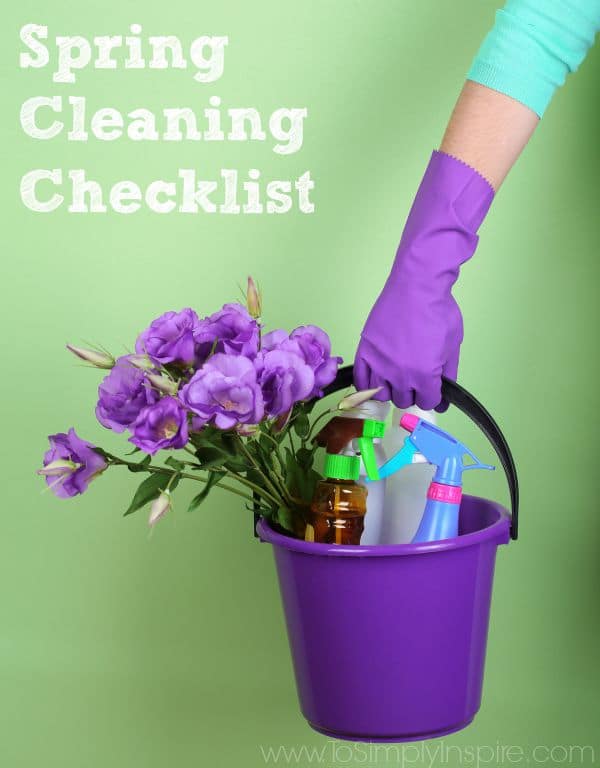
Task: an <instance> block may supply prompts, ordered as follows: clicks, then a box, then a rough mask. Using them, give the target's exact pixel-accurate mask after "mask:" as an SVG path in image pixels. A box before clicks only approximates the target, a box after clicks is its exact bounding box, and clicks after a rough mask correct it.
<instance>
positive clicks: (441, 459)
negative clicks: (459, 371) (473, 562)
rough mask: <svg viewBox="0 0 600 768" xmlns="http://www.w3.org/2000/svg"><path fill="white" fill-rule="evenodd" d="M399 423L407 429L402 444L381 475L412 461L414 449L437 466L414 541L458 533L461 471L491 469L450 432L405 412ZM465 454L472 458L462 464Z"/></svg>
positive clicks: (434, 538)
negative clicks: (469, 462)
mask: <svg viewBox="0 0 600 768" xmlns="http://www.w3.org/2000/svg"><path fill="white" fill-rule="evenodd" d="M401 425H402V427H404V429H406V431H407V432H410V435H409V436H408V437H407V438H406V440H405V442H404V446H403V448H402V449H401V450H400V451H399V452H398V453H397V454H396V455H395V456H392V458H391V459H390V460H389V461H388V462H387V463H386V464H385V465H384V466H383V467H381V468H380V470H379V474H380V477H388V476H389V475H391V474H392V473H394V472H397V471H398V470H400V469H402V467H404V466H406V465H407V464H411V463H412V462H413V460H414V456H415V454H417V453H420V454H422V455H423V456H424V457H425V459H426V460H427V461H428V462H429V463H430V464H433V465H435V466H436V467H437V469H436V471H435V474H434V476H433V481H432V482H431V484H430V486H429V490H428V491H427V503H426V504H425V511H424V513H423V518H422V520H421V523H420V525H419V528H418V530H417V533H416V534H415V536H414V538H413V542H422V541H439V540H440V539H450V538H454V537H455V536H458V510H459V507H460V500H461V496H462V474H463V472H466V470H468V469H490V470H492V469H494V467H492V466H490V465H489V464H482V463H481V462H480V461H479V459H478V458H477V457H476V456H475V455H474V454H473V453H472V451H470V450H469V449H468V448H467V447H466V446H465V445H463V444H462V443H460V442H459V441H458V440H457V439H456V438H455V437H453V436H452V435H451V434H450V433H449V432H445V431H444V430H443V429H440V427H437V426H435V425H434V424H430V423H428V422H426V421H423V419H419V418H418V417H417V416H415V415H414V414H409V413H405V414H404V416H403V417H402V419H401ZM465 455H468V456H470V457H471V459H472V460H473V463H471V464H465V463H464V461H463V458H464V456H465Z"/></svg>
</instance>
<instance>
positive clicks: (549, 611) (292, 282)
mask: <svg viewBox="0 0 600 768" xmlns="http://www.w3.org/2000/svg"><path fill="white" fill-rule="evenodd" d="M495 5H496V4H495V3H494V2H487V1H486V2H481V1H480V2H464V1H463V2H454V3H449V2H434V1H432V0H428V1H427V2H422V1H421V2H416V0H415V1H411V2H409V1H408V0H395V1H393V0H379V1H378V2H366V0H362V1H359V0H353V1H352V2H348V0H344V1H343V0H339V1H338V0H335V1H333V0H325V1H321V2H317V0H310V1H309V2H303V3H295V4H292V3H281V2H274V1H271V0H259V1H257V2H253V3H249V2H244V0H237V1H234V0H226V1H221V2H212V3H209V2H203V1H202V0H200V1H199V2H190V0H170V2H168V3H158V2H151V3H148V2H140V0H124V1H122V2H117V1H116V0H106V2H104V3H103V4H102V5H100V4H99V3H97V4H90V3H81V2H73V1H68V0H52V2H51V3H47V2H42V1H41V0H21V2H19V3H12V4H11V5H10V7H7V8H5V9H4V13H3V16H4V23H3V25H2V49H1V55H2V75H1V76H2V82H1V85H2V94H3V110H2V119H1V121H0V123H1V127H2V132H3V136H2V145H1V146H2V150H3V153H4V159H3V163H2V167H3V174H2V177H3V180H2V185H1V186H0V195H1V205H2V211H3V214H4V216H3V218H4V226H3V230H2V240H3V253H4V257H3V260H2V261H3V280H2V294H3V296H2V303H1V306H2V311H3V313H4V321H3V333H2V342H3V347H4V361H5V365H4V373H3V376H2V387H3V397H2V403H3V417H2V423H3V432H4V441H5V444H6V446H7V448H8V450H7V451H6V454H5V456H4V458H3V461H2V476H3V483H2V499H3V501H2V507H3V516H2V519H3V523H2V532H1V535H0V584H1V592H2V598H1V602H0V606H1V608H0V611H1V614H0V615H1V623H0V765H1V766H6V767H7V768H17V767H20V766H26V767H27V768H29V767H33V766H38V765H45V766H48V768H54V767H55V766H56V767H57V768H58V766H61V768H80V767H81V766H86V767H89V768H100V767H101V766H102V767H103V768H104V767H105V766H111V767H114V768H124V767H125V766H127V768H137V767H138V766H140V767H141V766H144V767H145V768H158V767H160V768H163V767H166V766H168V765H174V766H196V765H198V766H199V765H215V766H216V765H219V766H221V765H223V766H228V765H236V764H240V765H241V764H243V765H246V766H255V765H256V766H259V765H263V764H264V761H263V758H262V757H261V752H260V745H263V746H265V747H267V746H274V747H277V746H278V745H280V744H283V745H292V744H296V745H301V744H306V745H316V746H323V745H324V744H325V741H326V740H325V738H324V737H320V736H319V735H318V734H315V733H313V732H312V731H311V730H310V729H309V728H308V727H307V726H306V725H305V723H304V721H303V719H302V717H301V715H300V714H299V711H298V709H297V703H296V696H295V690H294V686H293V678H292V670H291V664H290V659H289V653H288V647H287V641H286V637H285V630H284V625H283V619H282V613H281V608H280V605H279V596H278V590H277V584H276V581H275V574H274V568H273V563H272V555H271V552H270V549H269V547H268V546H266V545H264V546H261V545H259V544H258V543H257V542H256V541H255V540H254V539H253V538H252V535H251V521H250V515H249V513H248V512H247V511H246V510H244V509H243V508H241V507H240V505H238V503H237V501H236V500H235V499H234V498H230V497H229V496H227V495H224V494H222V495H218V494H217V493H215V494H214V495H213V497H212V498H211V499H210V501H209V503H208V504H207V505H206V506H205V507H203V508H202V509H201V510H199V511H198V512H197V513H194V514H191V515H188V514H186V513H185V511H184V510H185V506H186V504H185V502H186V499H187V498H188V497H189V496H190V495H191V490H188V489H186V488H181V490H180V491H178V492H177V502H178V507H179V508H178V510H177V511H176V512H175V513H174V514H172V515H171V516H170V517H169V518H168V519H165V520H164V521H163V522H161V524H160V526H158V528H157V529H156V530H155V531H154V535H153V536H152V537H151V538H150V537H149V536H148V533H147V525H146V519H147V515H146V512H145V511H144V512H142V513H138V514H137V515H136V516H134V517H129V518H127V519H123V518H122V517H121V513H122V511H123V510H124V508H125V505H126V504H127V502H128V499H129V497H130V495H131V494H132V492H133V490H134V487H135V485H136V478H135V477H134V476H132V475H131V474H129V473H127V472H119V471H118V470H114V472H113V473H112V476H111V475H107V476H105V477H104V478H102V479H101V480H99V481H97V482H96V483H94V485H93V486H92V488H91V489H90V491H89V493H88V494H86V495H85V496H84V497H81V498H79V499H76V500H72V501H70V502H61V501H59V500H57V499H55V498H54V497H53V496H52V495H51V494H41V490H42V482H41V481H40V480H39V479H38V478H36V477H35V475H34V472H35V469H36V467H37V466H38V465H39V462H40V456H41V454H42V452H43V451H44V450H45V449H46V435H47V434H48V433H52V432H56V431H62V430H64V429H66V428H68V427H69V426H71V425H75V426H76V427H77V429H78V431H79V432H80V434H82V435H83V436H85V437H87V438H88V439H90V440H92V441H94V442H102V444H103V445H105V446H106V447H109V448H110V447H113V448H116V447H118V446H119V445H121V441H120V440H119V439H118V438H117V437H116V436H112V435H110V434H109V433H107V432H106V431H105V430H104V429H103V428H102V427H100V426H99V425H98V424H97V423H96V422H95V419H94V413H93V409H94V404H95V397H96V387H97V383H98V381H99V378H100V377H99V376H98V375H96V372H94V371H89V370H85V369H83V368H81V367H77V366H76V365H75V364H74V362H73V360H72V359H71V358H70V356H69V355H68V353H67V352H66V351H65V350H64V344H65V342H66V341H67V340H69V341H71V342H74V343H77V342H80V341H81V340H82V339H93V340H98V341H101V342H103V343H104V344H105V345H107V346H109V347H110V348H111V349H112V350H114V351H116V352H120V351H121V350H122V349H123V346H124V345H130V344H131V343H132V340H133V339H134V338H135V335H136V334H137V333H138V332H139V330H141V328H143V327H144V326H145V325H146V324H147V323H148V322H149V321H150V320H151V319H152V318H153V317H154V316H156V315H158V314H160V313H161V312H163V311H165V310H167V309H172V308H174V309H179V308H181V307H184V306H193V307H195V308H196V309H197V310H198V311H199V312H201V313H207V312H210V311H213V309H215V308H216V307H217V306H218V305H220V303H222V302H224V301H226V300H231V299H233V298H235V297H236V295H237V287H236V283H237V282H238V281H243V280H244V279H245V276H246V275H247V274H248V273H251V274H253V275H254V276H256V277H257V278H258V279H259V280H260V281H261V283H262V285H263V287H264V294H265V307H266V309H265V318H266V321H267V323H268V324H270V325H272V326H284V327H289V328H292V327H294V326H296V325H298V324H301V323H303V322H314V323H318V324H320V325H322V326H323V327H325V328H326V329H327V330H328V331H329V333H330V335H331V337H332V339H333V341H334V346H335V349H336V351H337V352H338V353H340V354H342V355H343V356H344V357H345V359H346V360H347V361H351V359H352V357H353V353H354V349H355V344H356V341H357V337H358V334H359V331H360V328H361V326H362V323H363V322H364V319H365V316H366V314H367V312H368V310H369V308H370V306H371V304H372V302H373V301H374V299H375V297H376V295H377V292H378V290H379V288H380V286H381V284H382V283H383V281H384V279H385V276H386V274H387V271H388V268H389V264H390V261H391V258H392V256H393V253H394V251H395V247H396V245H397V241H398V239H399V237H400V233H401V230H402V226H403V223H404V219H405V216H406V214H407V211H408V208H409V206H410V203H411V201H412V197H413V195H414V192H415V190H416V187H417V184H418V182H419V179H420V176H421V174H422V172H423V169H424V166H425V164H426V162H427V159H428V156H429V153H430V151H431V149H432V148H433V147H435V146H437V145H438V143H439V141H440V138H441V135H442V132H443V129H444V126H445V122H446V120H447V117H448V115H449V113H450V110H451V108H452V106H453V103H454V100H455V98H456V95H457V92H458V90H459V88H460V85H461V83H462V80H463V78H464V73H465V72H466V70H467V68H468V66H469V63H470V60H471V58H472V56H473V55H474V53H475V51H476V49H477V47H478V44H479V42H480V41H481V39H482V37H483V35H484V34H485V32H486V31H487V29H488V28H489V27H490V25H491V23H492V20H493V12H494V9H495ZM28 22H36V23H41V24H47V25H48V26H49V32H50V36H51V37H54V35H56V34H83V35H86V36H87V37H93V36H94V35H97V34H124V33H125V32H126V30H127V28H128V26H129V24H131V23H133V22H138V23H141V24H142V25H143V27H144V33H145V34H169V33H173V34H177V35H179V36H180V37H181V38H182V39H183V40H184V41H188V42H189V41H190V40H191V39H193V38H195V37H196V36H198V35H200V34H227V35H229V38H230V43H229V47H228V49H227V52H226V57H225V74H224V76H223V77H222V79H221V80H219V81H218V82H216V83H214V84H212V85H198V84H196V83H194V81H193V79H192V77H191V75H190V72H189V71H188V72H179V71H172V70H169V71H166V72H159V73H156V72H152V71H151V70H145V71H144V72H141V73H136V76H135V78H133V77H130V76H129V74H128V73H127V72H125V71H119V72H117V73H111V72H101V71H95V70H93V69H91V70H90V69H88V70H86V71H84V72H82V73H80V74H79V75H78V82H77V84H76V85H74V86H59V85H56V84H53V83H52V82H51V71H50V69H49V68H46V69H41V70H27V71H23V70H19V68H18V53H19V51H20V50H21V45H20V43H19V29H20V27H21V26H22V25H23V24H25V23H28ZM599 83H600V51H598V50H595V51H593V52H592V53H591V54H590V56H589V57H588V60H587V61H586V62H585V65H584V66H583V67H582V70H581V71H580V72H579V73H578V74H577V75H575V76H574V77H573V78H572V79H571V81H570V82H569V84H568V86H567V87H566V88H565V89H564V90H563V91H562V92H560V93H559V94H558V95H557V96H556V98H555V100H554V102H553V104H552V106H551V108H550V109H549V110H548V113H547V115H546V117H545V119H544V121H543V124H542V125H541V127H540V129H539V131H538V133H537V134H536V135H535V137H534V139H533V141H532V143H531V145H530V147H528V148H527V150H526V152H525V154H524V156H523V157H522V159H521V160H520V162H519V164H518V166H517V167H516V169H515V170H514V171H513V173H512V174H511V176H510V177H509V179H508V181H507V182H506V184H505V186H504V187H503V188H502V190H501V192H500V194H499V195H498V198H497V200H496V202H495V203H494V206H493V208H492V211H491V213H490V215H489V217H488V220H487V221H486V223H485V225H484V227H483V229H482V238H481V244H480V247H479V249H478V252H477V254H476V257H475V258H474V259H473V261H472V262H471V263H470V264H469V265H468V266H466V268H465V269H464V270H463V275H462V278H461V280H460V285H459V286H458V288H457V297H458V299H459V302H460V304H461V306H462V308H463V312H464V316H465V324H466V340H465V343H464V345H463V352H462V367H461V371H460V378H461V381H462V382H463V383H464V384H465V385H466V386H467V387H468V388H470V389H471V390H472V391H473V392H475V393H476V394H477V395H478V396H479V397H480V398H481V399H482V400H483V401H484V402H485V403H486V404H487V405H488V407H489V408H490V409H491V410H492V411H493V413H494V414H495V415H496V416H497V417H498V419H499V420H500V422H501V424H502V426H503V428H504V429H505V432H506V434H507V436H508V438H509V440H510V443H511V445H512V447H513V449H514V453H515V456H516V460H517V462H518V466H519V469H520V475H521V482H522V527H521V540H520V541H519V542H517V543H516V544H511V545H510V546H509V547H507V548H503V549H502V551H500V552H499V557H498V564H497V571H496V586H495V594H494V604H493V612H492V620H491V629H490V640H489V651H488V659H487V671H486V681H485V690H484V701H483V707H482V710H481V712H480V714H479V715H478V717H477V719H476V721H475V723H474V724H473V725H472V726H471V727H470V728H469V729H468V730H466V731H464V732H463V733H460V734H457V735H454V736H450V737H446V738H445V740H444V743H445V744H446V745H449V744H453V745H454V744H456V745H492V746H494V745H496V744H497V743H498V742H500V743H501V744H507V745H511V744H513V745H522V746H523V747H524V748H527V747H528V746H534V745H538V744H542V745H548V746H552V745H555V744H559V745H571V744H575V745H577V744H584V745H586V744H587V745H593V746H594V748H595V751H596V756H598V755H599V753H600V752H599V751H600V741H599V740H598V735H597V733H598V729H597V724H598V715H599V714H600V713H599V706H598V700H597V686H598V682H599V680H598V677H599V676H598V655H597V654H598V629H599V626H598V624H599V616H598V605H599V600H598V585H599V583H600V576H599V570H598V545H599V544H600V523H599V520H598V502H597V487H598V469H597V457H598V451H597V434H598V426H599V425H598V418H597V406H598V395H597V378H598V354H597V348H598V342H597V338H598V337H597V330H598V320H599V317H598V299H597V292H598V288H597V286H598V279H599V278H600V267H599V266H598V252H597V242H598V235H599V223H598V222H599V219H598V188H597V180H598V175H599V171H600V157H599V153H598V135H599V132H600V108H599V107H598V104H599V102H598V86H599ZM55 93H62V94H63V96H65V95H68V94H74V95H86V96H87V97H88V100H89V102H90V104H92V105H93V106H94V107H96V108H97V107H100V106H107V105H114V106H116V107H119V108H121V109H122V110H123V111H125V112H126V111H128V110H129V109H132V108H134V107H136V106H140V105H142V106H148V107H153V108H155V109H161V108H162V107H163V106H169V105H171V106H173V105H178V103H179V105H194V103H196V104H198V105H199V106H200V107H203V106H205V105H206V102H207V99H208V96H209V95H212V94H218V95H220V96H221V97H222V99H223V103H224V104H226V105H230V106H244V105H248V104H252V105H254V106H257V107H258V108H260V109H262V110H264V111H265V112H266V113H267V114H268V113H270V111H272V110H273V109H274V108H276V107H278V106H281V105H289V106H307V107H308V110H309V116H308V119H307V121H306V125H305V141H304V146H303V148H302V150H301V151H300V152H299V153H297V154H295V155H291V156H289V157H278V156H277V155H275V154H274V153H273V152H272V151H271V149H270V146H269V143H268V142H267V143H266V144H252V145H250V144H239V145H235V144H230V143H227V142H225V143H223V144H213V145H211V146H208V147H206V146H202V145H196V144H193V143H190V142H188V143H185V142H184V143H179V144H165V143H160V142H159V143H157V144H154V145H150V144H148V143H140V144H133V143H132V142H130V141H127V140H121V141H116V142H110V143H109V142H98V141H95V140H90V142H89V143H88V144H74V143H67V142H66V141H65V140H64V138H58V139H55V140H53V141H50V142H41V141H38V142H36V141H34V140H33V139H30V138H28V137H26V136H25V135H24V134H23V132H22V130H21V128H20V126H19V122H18V113H19V109H20V106H21V103H22V102H23V101H24V100H25V99H26V98H29V97H30V96H33V95H41V94H44V95H53V94H55ZM37 167H41V168H59V167H61V168H64V169H69V168H78V167H82V168H86V169H87V172H88V175H89V177H90V178H97V179H99V180H101V181H103V182H104V183H106V184H109V183H114V182H115V181H117V180H119V179H122V178H132V179H136V180H139V181H140V182H148V181H150V180H152V179H156V178H171V177H173V176H174V175H175V174H176V169H177V168H178V167H191V168H197V169H198V172H199V175H203V176H205V177H207V178H211V177H212V176H214V175H215V174H217V173H218V170H219V169H220V168H221V167H232V168H239V169H240V170H241V171H245V170H246V169H247V168H250V167H257V168H260V169H261V170H262V172H263V175H264V176H265V177H273V178H288V177H289V178H292V177H295V176H297V175H299V174H300V173H303V172H304V171H305V170H306V169H310V170H311V172H312V175H313V177H314V179H315V180H316V189H315V192H314V195H313V197H314V200H315V203H316V206H317V208H316V212H315V213H314V214H313V215H302V214H300V213H298V212H294V213H291V214H288V215H286V216H280V217H272V216H271V217H267V216H266V215H263V216H256V217H251V216H239V217H226V216H214V217H208V216H206V215H202V214H200V215H198V216H185V215H180V214H171V215H169V216H159V215H156V214H152V213H150V212H148V211H142V212H140V213H137V214H135V215H133V216H119V215H117V214H114V213H108V214H106V215H97V216H92V215H79V216H77V215H73V214H68V213H66V211H64V210H62V211H59V212H56V213H54V214H50V215H42V214H34V213H32V212H30V211H28V210H26V209H25V207H24V206H23V205H22V203H21V201H20V199H19V195H18V189H19V181H20V178H21V176H22V174H23V173H25V172H26V171H27V170H30V169H31V168H37ZM443 423H444V425H445V426H446V427H447V428H449V429H454V430H456V431H459V430H460V434H461V435H463V436H464V438H465V440H471V442H472V443H473V446H474V449H475V450H476V451H479V452H480V453H481V454H482V456H483V457H484V458H485V457H486V456H487V457H489V458H491V456H489V452H488V451H487V448H486V446H485V444H484V443H483V441H482V440H481V439H480V438H479V436H478V435H477V434H476V433H475V430H474V429H472V428H471V427H470V426H469V425H468V424H466V423H465V421H464V420H463V419H462V418H461V417H460V415H457V414H453V413H449V414H448V415H447V416H446V417H445V419H444V422H443ZM481 475H482V476H481V477H477V478H476V477H472V478H471V477H470V478H469V490H471V491H474V492H479V493H482V494H485V495H489V496H491V497H494V498H498V499H502V500H506V498H507V492H506V489H505V487H504V483H503V480H502V477H501V474H500V473H496V476H493V477H490V476H488V475H487V474H484V473H481ZM365 651H366V652H369V651H371V652H376V649H365ZM401 652H402V649H401V648H399V649H398V653H401ZM557 754H562V753H557ZM340 759H341V758H340ZM344 759H345V760H346V761H347V762H348V755H347V754H346V753H344ZM353 759H354V758H353ZM390 759H391V758H390ZM379 761H380V762H383V761H384V757H383V756H380V758H379ZM338 762H339V761H338ZM350 762H352V760H350ZM355 762H359V758H358V757H356V758H355ZM327 764H337V763H335V761H334V762H333V763H332V762H331V761H329V763H327ZM340 764H341V763H340ZM363 764H364V760H363ZM416 764H417V765H418V764H421V763H419V762H418V761H417V762H416ZM546 764H551V763H550V762H547V763H546ZM556 764H566V763H564V762H562V763H561V761H560V759H558V758H557V760H556ZM588 764H589V761H588Z"/></svg>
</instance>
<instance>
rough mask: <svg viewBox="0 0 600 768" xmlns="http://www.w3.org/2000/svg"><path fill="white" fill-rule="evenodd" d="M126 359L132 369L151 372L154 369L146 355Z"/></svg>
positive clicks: (131, 356) (130, 356) (129, 356)
mask: <svg viewBox="0 0 600 768" xmlns="http://www.w3.org/2000/svg"><path fill="white" fill-rule="evenodd" d="M127 359H128V360H129V362H130V363H131V365H133V367H134V368H139V369H140V371H152V370H154V369H155V368H156V366H155V365H154V363H153V362H152V360H150V358H149V357H148V355H128V357H127Z"/></svg>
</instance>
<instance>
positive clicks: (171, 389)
mask: <svg viewBox="0 0 600 768" xmlns="http://www.w3.org/2000/svg"><path fill="white" fill-rule="evenodd" d="M146 378H147V379H148V381H149V382H150V383H151V384H152V386H153V387H154V388H155V389H158V391H159V392H164V393H165V395H174V394H175V393H176V392H177V387H178V384H177V382H176V381H172V379H168V378H167V377H166V376H160V375H159V374H157V373H149V374H147V376H146Z"/></svg>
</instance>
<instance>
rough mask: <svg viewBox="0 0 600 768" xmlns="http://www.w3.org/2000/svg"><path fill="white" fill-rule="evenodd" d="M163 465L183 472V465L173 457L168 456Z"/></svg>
mask: <svg viewBox="0 0 600 768" xmlns="http://www.w3.org/2000/svg"><path fill="white" fill-rule="evenodd" d="M165 464H168V465H169V466H170V467H173V469H176V470H177V471H178V472H183V470H184V469H185V464H184V463H183V461H179V459H176V458H175V457H174V456H169V458H168V459H165Z"/></svg>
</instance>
